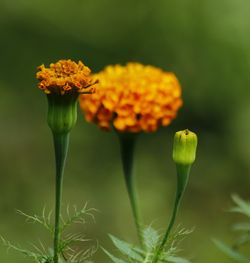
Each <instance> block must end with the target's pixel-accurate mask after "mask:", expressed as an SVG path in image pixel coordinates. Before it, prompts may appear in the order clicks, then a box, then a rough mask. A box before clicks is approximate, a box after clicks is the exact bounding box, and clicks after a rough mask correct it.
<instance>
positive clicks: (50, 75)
mask: <svg viewBox="0 0 250 263" xmlns="http://www.w3.org/2000/svg"><path fill="white" fill-rule="evenodd" d="M90 73H91V71H90V69H89V68H88V67H87V66H85V65H84V64H83V63H82V62H81V61H79V62H78V63H76V62H74V61H72V60H71V59H68V60H59V61H58V62H56V63H51V64H50V66H49V68H46V67H45V66H44V65H41V66H39V67H38V72H37V73H36V78H37V79H38V80H39V81H40V82H39V84H38V87H39V88H40V89H41V90H43V91H44V92H45V93H46V94H51V93H56V94H60V95H64V94H68V93H93V91H94V89H93V87H92V85H93V84H95V83H96V81H94V80H93V78H92V76H91V75H90Z"/></svg>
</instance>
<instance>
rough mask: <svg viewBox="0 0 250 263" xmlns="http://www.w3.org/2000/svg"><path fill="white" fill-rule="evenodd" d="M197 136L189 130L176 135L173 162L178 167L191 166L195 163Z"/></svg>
mask: <svg viewBox="0 0 250 263" xmlns="http://www.w3.org/2000/svg"><path fill="white" fill-rule="evenodd" d="M197 141H198V139H197V136H196V134H195V133H193V132H191V131H189V130H188V129H186V130H183V131H179V132H176V133H175V136H174V147H173V160H174V162H175V163H176V164H177V165H191V164H192V163H193V162H194V161H195V155H196V147H197Z"/></svg>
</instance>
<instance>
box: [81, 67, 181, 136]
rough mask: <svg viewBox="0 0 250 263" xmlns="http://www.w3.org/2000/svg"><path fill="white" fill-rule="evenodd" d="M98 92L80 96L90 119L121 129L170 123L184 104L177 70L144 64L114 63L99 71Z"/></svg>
mask: <svg viewBox="0 0 250 263" xmlns="http://www.w3.org/2000/svg"><path fill="white" fill-rule="evenodd" d="M94 77H96V78H97V79H98V80H99V85H98V86H97V89H96V92H95V94H93V95H91V96H84V95H83V96H80V106H81V109H82V110H83V112H85V114H86V120H87V121H89V122H95V123H97V124H98V125H99V127H101V128H103V129H107V130H109V129H110V127H111V126H112V125H113V126H114V127H115V129H116V130H118V131H120V132H140V131H145V132H153V131H156V130H157V129H158V127H159V126H167V125H169V124H170V122H171V121H172V120H173V118H175V116H176V113H177V111H178V109H179V108H180V107H181V105H182V99H181V87H180V84H179V82H178V80H177V78H176V77H175V75H174V74H173V73H170V72H164V71H163V70H161V69H160V68H156V67H153V66H149V65H147V66H145V65H142V64H140V63H128V64H127V65H126V66H121V65H113V66H112V65H110V66H107V67H106V68H105V69H104V70H103V71H101V72H99V73H98V74H95V75H94Z"/></svg>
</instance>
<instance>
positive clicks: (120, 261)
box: [102, 248, 127, 263]
mask: <svg viewBox="0 0 250 263" xmlns="http://www.w3.org/2000/svg"><path fill="white" fill-rule="evenodd" d="M102 250H103V251H104V252H105V253H106V254H107V255H108V256H109V257H110V258H111V260H112V261H113V262H114V263H127V262H126V261H124V260H122V259H120V258H117V257H115V256H113V255H112V254H111V253H109V252H108V251H107V250H106V249H104V248H102Z"/></svg>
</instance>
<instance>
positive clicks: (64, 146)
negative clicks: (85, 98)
mask: <svg viewBox="0 0 250 263" xmlns="http://www.w3.org/2000/svg"><path fill="white" fill-rule="evenodd" d="M53 139H54V148H55V161H56V196H55V197H56V201H55V202H56V203H55V230H54V263H58V250H59V240H60V214H61V199H62V183H63V173H64V167H65V161H66V157H67V152H68V145H69V133H63V134H55V133H54V134H53Z"/></svg>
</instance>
